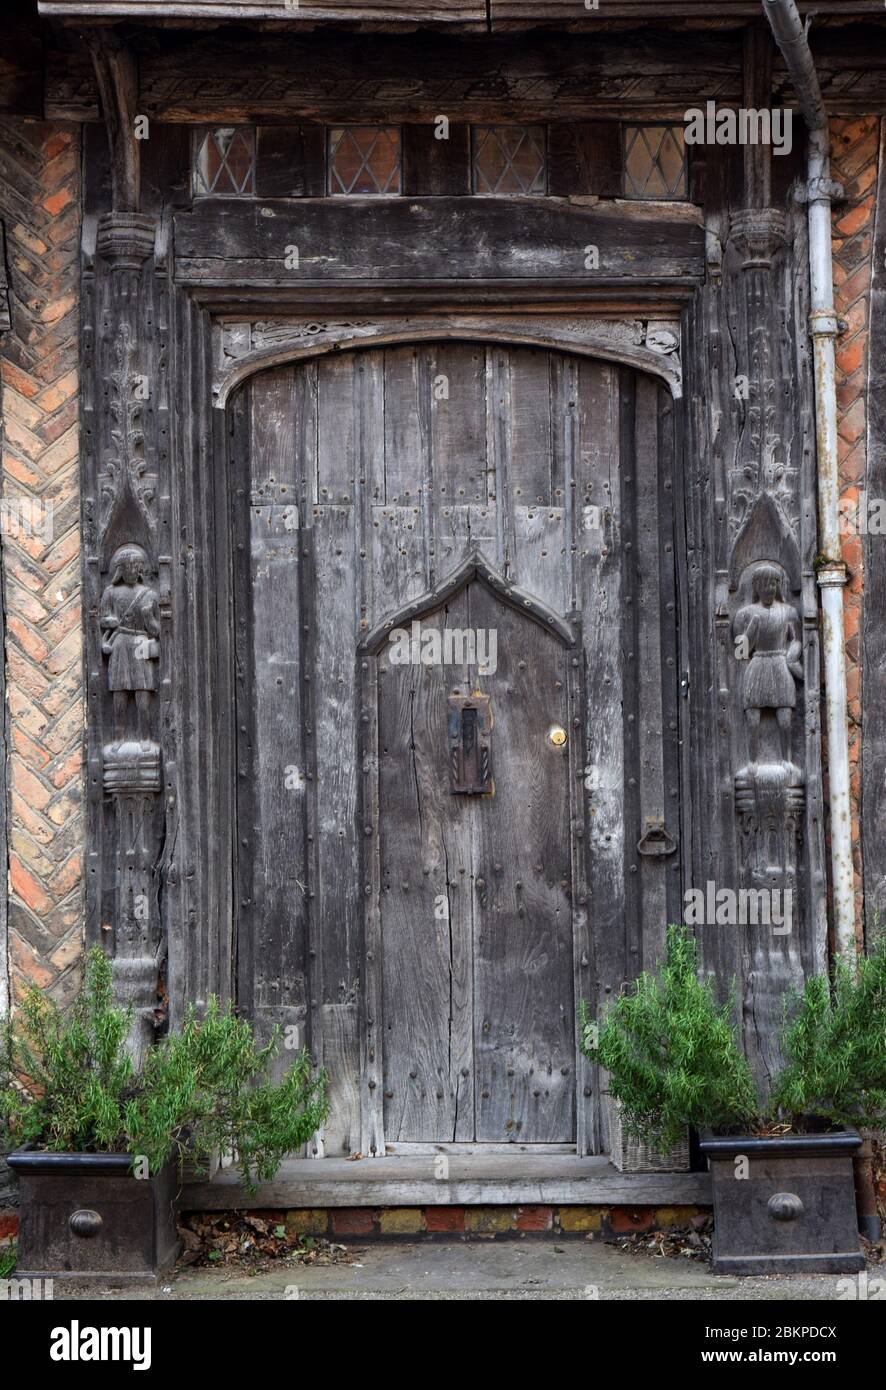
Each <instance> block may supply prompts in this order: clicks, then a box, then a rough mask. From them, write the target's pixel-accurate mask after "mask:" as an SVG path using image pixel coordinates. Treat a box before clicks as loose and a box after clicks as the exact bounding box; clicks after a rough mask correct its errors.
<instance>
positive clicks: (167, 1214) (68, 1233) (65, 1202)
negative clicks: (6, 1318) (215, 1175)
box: [8, 1149, 178, 1282]
mask: <svg viewBox="0 0 886 1390" xmlns="http://www.w3.org/2000/svg"><path fill="white" fill-rule="evenodd" d="M8 1161H9V1166H10V1168H12V1169H14V1170H15V1172H16V1173H17V1174H18V1176H19V1195H20V1210H19V1234H18V1260H17V1264H16V1277H17V1278H40V1279H47V1278H48V1279H78V1280H86V1279H109V1278H113V1279H116V1280H120V1281H123V1282H129V1281H132V1282H144V1281H152V1280H154V1279H156V1278H157V1277H158V1276H159V1275H160V1274H162V1273H163V1272H164V1271H165V1270H167V1269H169V1268H170V1266H171V1265H172V1264H173V1263H174V1262H175V1257H176V1255H177V1254H178V1235H177V1232H176V1226H175V1211H174V1209H173V1202H174V1199H175V1170H174V1168H173V1167H172V1165H167V1167H166V1168H164V1169H163V1171H162V1172H160V1173H158V1174H157V1175H156V1176H155V1177H153V1178H136V1177H134V1176H133V1173H132V1164H131V1159H130V1158H129V1157H128V1156H127V1155H126V1154H62V1153H44V1152H42V1151H39V1150H36V1149H18V1150H16V1151H15V1152H14V1153H11V1154H10V1155H9V1159H8Z"/></svg>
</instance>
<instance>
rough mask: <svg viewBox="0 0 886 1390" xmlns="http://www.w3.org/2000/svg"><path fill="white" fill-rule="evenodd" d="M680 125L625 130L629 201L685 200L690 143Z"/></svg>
mask: <svg viewBox="0 0 886 1390" xmlns="http://www.w3.org/2000/svg"><path fill="white" fill-rule="evenodd" d="M683 137H684V130H683V126H680V125H626V126H625V127H624V192H625V197H626V198H673V199H679V198H685V197H686V196H687V177H686V142H685V140H684V138H683Z"/></svg>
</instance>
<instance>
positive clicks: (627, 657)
mask: <svg viewBox="0 0 886 1390" xmlns="http://www.w3.org/2000/svg"><path fill="white" fill-rule="evenodd" d="M618 404H619V457H620V460H621V468H620V470H619V484H620V488H621V563H622V594H623V602H624V610H623V611H624V622H623V624H622V625H621V628H620V638H621V660H622V700H623V736H624V842H623V843H624V884H625V887H624V908H625V912H624V939H625V947H624V978H625V979H628V980H630V979H633V978H634V977H635V976H636V975H638V974H639V973H640V971H641V970H642V968H643V908H642V897H641V891H640V856H639V855H638V853H637V842H638V841H639V838H640V835H641V833H642V831H641V830H640V822H641V804H642V803H641V799H640V716H641V706H640V682H639V681H638V679H637V672H638V670H639V666H638V662H637V647H638V645H639V640H640V639H639V633H640V621H641V619H640V612H639V607H640V604H639V565H638V561H637V553H638V548H637V495H636V494H637V470H638V467H639V460H638V458H637V452H636V428H635V420H636V412H637V376H636V374H635V373H634V372H632V371H629V370H626V369H622V370H621V371H620V372H619V391H618Z"/></svg>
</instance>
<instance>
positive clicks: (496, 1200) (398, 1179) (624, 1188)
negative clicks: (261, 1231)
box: [178, 1152, 712, 1211]
mask: <svg viewBox="0 0 886 1390" xmlns="http://www.w3.org/2000/svg"><path fill="white" fill-rule="evenodd" d="M439 1157H440V1155H439V1154H427V1155H423V1156H420V1157H416V1158H411V1157H409V1158H407V1157H402V1156H400V1155H390V1156H388V1157H386V1158H367V1159H362V1160H359V1161H353V1160H351V1159H347V1158H325V1159H288V1160H287V1161H286V1162H284V1163H283V1164H282V1165H281V1167H280V1170H279V1172H278V1173H277V1176H276V1177H275V1178H274V1179H273V1181H272V1182H268V1183H261V1184H260V1185H259V1188H258V1191H257V1192H256V1193H255V1194H254V1195H253V1196H251V1197H250V1196H249V1195H248V1194H247V1193H245V1192H244V1190H243V1188H242V1186H241V1184H240V1181H239V1179H238V1177H237V1174H236V1172H235V1171H234V1170H232V1169H230V1168H226V1169H223V1170H222V1171H221V1172H219V1173H217V1174H216V1175H215V1177H214V1178H213V1179H212V1180H211V1181H209V1182H207V1181H198V1182H195V1183H190V1184H189V1183H186V1184H185V1185H184V1186H183V1187H182V1189H181V1193H180V1196H179V1199H178V1208H179V1210H180V1211H223V1210H228V1209H235V1208H238V1207H239V1208H243V1207H255V1208H261V1209H266V1208H284V1207H384V1206H396V1207H424V1206H428V1207H430V1206H450V1205H454V1206H500V1205H508V1206H511V1205H514V1206H518V1205H521V1204H524V1203H526V1204H532V1205H536V1204H539V1203H541V1204H543V1205H548V1204H550V1205H552V1206H557V1205H561V1204H562V1205H564V1206H567V1205H568V1206H620V1205H624V1204H626V1205H629V1206H647V1205H654V1206H709V1205H710V1204H711V1200H712V1199H711V1180H710V1177H709V1175H708V1174H707V1173H619V1172H618V1170H617V1169H616V1168H614V1167H613V1166H612V1164H611V1163H610V1162H609V1160H608V1159H607V1158H601V1157H592V1158H579V1157H578V1156H577V1155H576V1154H549V1153H546V1154H539V1155H534V1154H530V1153H526V1152H522V1153H515V1154H514V1155H510V1154H505V1155H500V1154H493V1155H490V1156H489V1157H485V1156H484V1155H483V1154H481V1153H471V1154H465V1155H455V1154H453V1155H451V1156H449V1158H448V1164H449V1178H448V1180H447V1181H445V1182H441V1181H440V1179H439V1177H437V1176H436V1173H437V1172H439V1168H438V1167H437V1165H438V1162H439Z"/></svg>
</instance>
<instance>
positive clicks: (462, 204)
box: [175, 197, 704, 286]
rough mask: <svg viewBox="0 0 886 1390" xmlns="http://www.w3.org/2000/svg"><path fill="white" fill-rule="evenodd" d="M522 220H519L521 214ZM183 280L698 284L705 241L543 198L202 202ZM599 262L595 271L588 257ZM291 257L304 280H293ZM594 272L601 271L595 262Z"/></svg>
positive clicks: (182, 266)
mask: <svg viewBox="0 0 886 1390" xmlns="http://www.w3.org/2000/svg"><path fill="white" fill-rule="evenodd" d="M517 211H519V216H517V215H516V213H517ZM175 236H176V247H177V273H178V274H179V275H180V276H181V277H182V278H183V279H185V280H188V281H190V282H192V283H194V284H200V285H207V286H208V285H213V284H225V283H230V282H231V275H232V268H233V267H234V266H236V276H235V278H236V281H237V283H238V284H240V285H244V286H249V285H255V286H260V285H263V284H264V285H269V286H271V285H279V286H284V285H293V284H296V285H297V284H300V283H302V282H304V281H318V282H324V281H330V282H332V281H341V280H351V279H354V280H370V281H372V280H379V281H385V280H392V281H393V280H398V279H407V280H438V279H445V278H447V277H449V276H451V273H452V267H453V265H456V264H457V265H458V267H459V274H460V275H462V276H467V277H477V278H483V277H484V276H494V277H495V278H498V279H502V278H504V279H511V278H513V279H518V280H519V279H529V280H532V281H540V280H545V279H548V278H550V279H566V280H572V281H574V282H576V283H583V284H595V285H600V284H611V283H633V282H638V283H639V282H641V281H646V282H652V283H655V284H667V283H670V282H673V283H677V284H679V283H691V282H692V281H693V280H696V279H700V277H701V275H702V273H703V241H704V237H703V233H702V230H701V228H700V227H699V226H696V225H695V224H694V223H693V222H692V221H690V220H688V219H687V218H686V217H685V216H681V215H680V214H679V213H677V212H673V211H672V210H671V209H669V208H667V207H665V206H663V205H659V206H658V207H657V208H656V207H655V206H654V205H650V204H647V205H645V206H642V207H635V208H633V209H631V208H625V207H622V206H611V207H600V206H596V207H593V208H583V207H573V206H570V205H568V204H563V203H558V202H546V201H544V200H542V199H537V198H526V199H512V198H507V199H504V198H480V197H476V198H470V199H465V198H452V199H441V198H429V199H402V198H395V199H387V198H362V199H351V198H349V199H341V200H336V199H330V200H329V201H327V202H320V201H312V200H308V199H303V200H299V201H293V202H287V201H279V200H268V201H262V202H260V203H252V202H245V201H244V202H240V201H236V200H229V201H227V202H225V201H223V200H218V199H214V200H208V201H207V200H203V201H202V202H198V203H196V204H195V205H194V207H193V210H192V211H191V212H182V213H179V214H177V216H176V219H175ZM589 246H593V247H596V248H597V251H598V260H597V262H596V263H597V265H598V268H596V269H593V268H588V265H587V264H586V262H587V261H588V259H589V258H588V253H587V251H586V248H587V247H589ZM288 247H297V248H298V269H297V270H296V269H291V270H290V269H287V267H286V264H285V258H286V256H287V254H288V253H287V248H288ZM590 260H591V264H592V265H593V264H594V263H595V261H594V258H593V257H591V258H590Z"/></svg>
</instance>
